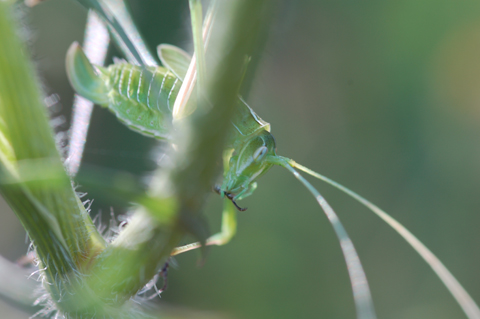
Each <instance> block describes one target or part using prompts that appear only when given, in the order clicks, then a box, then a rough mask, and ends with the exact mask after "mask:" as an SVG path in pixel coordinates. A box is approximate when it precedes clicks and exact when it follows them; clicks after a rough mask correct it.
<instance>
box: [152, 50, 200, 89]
mask: <svg viewBox="0 0 480 319" xmlns="http://www.w3.org/2000/svg"><path fill="white" fill-rule="evenodd" d="M157 54H158V58H159V59H160V61H161V62H162V64H163V66H164V67H166V68H167V69H169V70H170V71H172V72H173V74H175V75H176V76H177V77H178V78H179V79H180V80H182V82H183V80H184V79H185V74H187V70H188V66H189V65H190V60H191V59H192V57H191V56H190V55H189V54H188V53H187V52H185V51H183V50H182V49H180V48H178V47H176V46H174V45H171V44H165V43H164V44H160V45H159V46H158V47H157Z"/></svg>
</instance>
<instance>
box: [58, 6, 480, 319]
mask: <svg viewBox="0 0 480 319" xmlns="http://www.w3.org/2000/svg"><path fill="white" fill-rule="evenodd" d="M112 1H113V2H115V3H116V4H122V3H123V2H122V1H120V0H118V1H117V0H115V1H114V0H112ZM123 6H124V4H123ZM200 12H201V10H200ZM98 13H99V14H100V15H101V16H103V18H104V19H105V20H106V22H107V24H109V27H110V28H111V29H113V30H114V31H115V32H114V33H116V36H115V37H114V38H115V40H116V41H117V42H119V45H120V47H122V48H124V49H125V48H128V49H126V50H124V51H125V52H126V55H127V56H129V57H130V60H131V61H132V62H134V63H136V64H137V65H135V64H132V63H127V62H119V63H116V64H113V65H110V66H108V67H102V66H99V65H96V66H94V65H92V64H91V63H90V61H89V59H88V58H87V56H86V55H85V54H84V52H83V51H82V49H81V47H80V46H79V45H78V44H77V43H73V44H72V46H71V47H70V49H69V50H68V53H67V60H66V66H67V73H68V77H69V80H70V82H71V84H72V86H73V88H74V89H75V90H76V92H77V93H78V94H80V95H81V96H83V97H85V98H87V99H88V100H90V101H92V102H94V103H95V104H98V105H101V106H103V107H106V108H108V109H109V110H110V111H112V112H113V113H114V114H115V115H116V117H117V118H118V119H119V120H120V121H121V122H123V123H124V124H126V125H127V126H128V127H129V128H131V129H132V130H134V131H136V132H139V133H141V134H143V135H146V136H150V137H154V138H157V139H161V140H167V141H169V140H170V138H171V137H170V132H171V126H172V121H173V119H174V115H173V106H174V104H175V102H176V100H177V97H178V96H179V92H180V88H181V86H182V84H183V82H184V81H185V78H186V74H187V70H188V69H189V66H190V65H191V58H190V56H189V55H188V54H187V53H185V52H184V51H183V50H181V49H179V48H177V47H174V46H171V45H166V44H162V45H160V46H159V47H158V49H157V53H158V57H159V59H160V61H161V62H162V64H163V67H162V66H158V65H157V64H156V63H155V62H154V61H155V59H153V58H152V57H151V55H150V54H149V53H148V52H147V51H146V50H145V47H146V46H145V44H144V43H143V42H142V40H141V38H140V37H139V36H138V32H137V31H136V29H135V26H134V24H133V23H132V22H131V18H130V17H129V16H128V13H127V11H124V12H122V13H121V14H119V13H118V12H114V16H115V17H116V19H117V20H118V21H119V22H120V24H118V23H117V24H113V23H112V22H111V21H112V20H109V18H108V16H109V15H105V14H104V13H102V12H101V10H98ZM120 25H121V26H120ZM193 26H194V28H195V25H193ZM197 29H198V27H197ZM196 31H198V30H195V29H194V32H193V34H194V37H196V39H195V40H196V41H199V42H200V43H201V42H202V41H201V39H198V32H196ZM128 33H130V35H131V36H130V38H131V39H135V41H134V43H132V42H130V40H129V39H128V37H122V36H121V35H125V34H128ZM132 33H133V35H132ZM200 38H201V36H200ZM200 55H201V54H200ZM131 57H134V58H131ZM143 60H145V61H148V63H145V62H144V61H143ZM152 61H153V62H152ZM190 102H192V101H190ZM192 103H193V104H195V102H194V101H193V102H192ZM236 104H237V105H236V108H235V111H234V116H233V118H232V119H231V124H232V127H231V133H230V136H229V138H228V141H227V144H226V151H227V152H225V154H228V155H226V157H225V158H224V163H225V168H226V169H225V172H224V175H223V182H222V184H221V185H219V186H215V187H214V190H215V191H216V192H218V193H219V194H221V195H222V196H225V197H227V198H228V199H229V200H230V201H231V202H232V203H233V204H234V205H235V206H236V207H237V209H238V210H245V209H243V208H240V207H239V206H238V205H237V203H236V202H237V201H239V200H241V199H243V198H245V197H247V196H250V195H251V194H252V193H253V192H254V190H255V189H256V187H257V183H256V181H257V179H258V178H259V177H260V176H262V175H263V174H265V173H266V172H267V171H268V170H269V169H270V168H271V167H273V166H274V165H279V166H281V167H284V168H286V169H287V170H289V171H290V172H291V173H292V174H294V176H295V177H296V178H297V179H298V180H299V181H300V182H301V183H302V184H303V185H304V186H305V187H306V188H307V189H308V190H309V191H310V193H311V194H312V195H313V196H314V197H315V199H316V200H317V202H318V203H319V205H320V206H321V207H322V209H323V210H324V211H325V213H326V215H327V217H328V219H329V221H330V222H331V224H332V226H333V228H334V230H335V233H336V235H337V237H338V239H339V241H340V243H341V248H342V251H343V254H344V258H345V261H346V263H347V265H348V267H347V269H348V272H349V275H350V281H351V284H352V290H353V294H354V300H355V304H356V309H357V316H358V318H376V316H375V311H374V308H373V302H372V298H371V294H370V290H369V287H368V283H367V280H366V277H365V273H364V271H363V268H362V265H361V263H360V260H359V258H358V255H357V253H356V251H355V248H354V246H353V244H352V241H351V240H350V238H349V236H348V235H347V233H346V231H345V229H344V227H343V225H342V224H341V223H340V221H339V219H338V217H337V215H336V214H335V212H334V211H333V209H332V208H331V207H330V205H329V204H328V203H327V202H326V201H325V199H324V198H323V197H322V196H321V195H320V193H319V192H318V191H317V190H316V189H315V188H314V187H313V186H312V185H311V184H310V183H309V182H308V181H307V180H305V179H304V178H303V177H302V176H301V175H300V174H299V173H298V172H297V171H296V170H295V168H297V169H299V170H301V171H303V172H305V173H307V174H309V175H311V176H313V177H315V178H318V179H320V180H323V181H325V182H327V183H329V184H330V185H332V186H334V187H336V188H338V189H340V190H341V191H343V192H345V193H347V194H348V195H350V196H351V197H353V198H354V199H356V200H357V201H359V202H360V203H362V204H363V205H365V206H366V207H368V208H369V209H370V210H372V211H373V212H374V213H375V214H376V215H378V216H379V217H380V218H381V219H382V220H384V221H385V222H386V223H387V224H388V225H390V226H391V227H392V228H394V229H395V230H396V231H397V232H398V233H399V234H400V235H401V236H402V237H403V238H404V239H405V240H406V241H407V242H408V243H409V244H410V245H411V246H412V247H413V248H414V249H415V250H416V251H417V252H418V253H419V254H420V255H421V256H422V258H423V259H424V260H425V261H426V262H427V263H428V264H429V265H430V266H431V267H432V269H433V270H434V271H435V273H436V274H437V275H438V276H439V277H440V279H441V280H442V281H443V282H444V284H445V285H446V286H447V288H448V289H449V291H450V292H451V293H452V295H453V296H454V298H455V299H456V300H457V302H458V303H459V304H460V306H461V307H462V309H463V310H464V312H465V313H466V314H467V316H468V317H469V318H480V309H479V308H478V306H477V305H476V304H475V302H474V301H473V300H472V299H471V297H470V296H469V295H468V293H467V292H466V291H465V290H464V289H463V287H462V286H461V285H460V284H459V283H458V281H457V280H456V279H455V278H454V277H453V275H452V274H451V273H450V272H449V271H448V270H447V269H446V268H445V266H444V265H443V264H442V263H441V262H440V260H438V258H437V257H436V256H435V255H433V253H432V252H431V251H430V250H428V248H426V247H425V246H424V245H423V244H422V243H421V242H420V241H419V240H418V239H417V238H416V237H415V236H414V235H413V234H411V233H410V232H409V231H408V230H407V229H406V228H405V227H403V226H402V225H401V224H400V223H398V222H397V221H396V220H394V219H393V218H391V217H390V216H389V215H388V214H386V213H385V212H384V211H382V210H381V209H380V208H378V207H377V206H375V205H374V204H372V203H370V202H369V201H367V200H366V199H364V198H363V197H361V196H360V195H358V194H356V193H354V192H352V191H351V190H349V189H347V188H345V187H344V186H342V185H340V184H338V183H336V182H334V181H332V180H330V179H328V178H327V177H325V176H323V175H320V174H318V173H316V172H314V171H312V170H310V169H308V168H306V167H304V166H302V165H300V164H297V163H296V162H295V161H293V160H291V159H288V158H285V157H282V156H278V155H277V153H276V145H275V139H274V137H273V135H272V134H271V133H270V124H269V123H267V122H265V121H264V120H262V119H261V118H260V117H259V116H258V115H257V114H256V113H255V112H254V111H253V110H252V109H251V108H250V107H249V106H248V105H247V103H246V102H245V101H244V100H243V99H241V98H240V97H239V99H238V100H237V102H236ZM193 111H194V107H193V108H190V109H189V112H193ZM187 115H188V113H187V112H186V113H185V114H183V116H187ZM235 232H236V212H235V209H234V208H233V206H232V205H231V204H230V203H229V201H225V206H224V212H223V217H222V230H221V232H220V233H219V234H216V235H213V236H212V237H210V238H209V239H208V240H207V242H206V244H207V245H223V244H226V243H227V242H228V241H229V240H230V239H231V237H232V236H233V235H234V234H235ZM198 247H200V244H199V243H193V244H190V245H186V246H182V247H178V248H176V249H175V250H174V251H173V252H172V255H176V254H179V253H182V252H185V251H188V250H191V249H195V248H198Z"/></svg>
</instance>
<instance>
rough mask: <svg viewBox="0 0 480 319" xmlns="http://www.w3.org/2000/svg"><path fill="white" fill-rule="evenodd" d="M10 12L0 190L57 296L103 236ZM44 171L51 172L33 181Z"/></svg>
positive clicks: (1, 51)
mask: <svg viewBox="0 0 480 319" xmlns="http://www.w3.org/2000/svg"><path fill="white" fill-rule="evenodd" d="M12 11H13V10H12V7H11V5H9V4H8V3H6V2H0V35H1V39H2V45H1V46H0V70H1V72H0V137H1V138H0V170H1V175H2V177H3V182H1V183H0V191H1V193H2V195H3V196H4V198H5V199H6V201H7V202H8V203H9V204H10V206H11V207H12V208H13V210H14V212H15V213H16V215H17V216H18V218H19V219H20V221H21V222H22V224H23V226H24V228H25V229H26V231H27V232H28V234H29V236H30V239H31V240H32V241H33V243H34V245H35V250H36V252H37V256H38V258H39V260H40V264H41V265H40V267H42V268H44V274H45V275H46V280H47V281H48V283H49V285H48V288H49V290H50V292H51V293H52V296H53V298H58V299H59V298H61V296H62V291H64V290H68V286H69V285H70V284H71V282H72V280H73V278H75V277H76V275H75V274H76V273H78V272H80V271H81V269H82V267H83V266H84V262H85V260H88V259H89V258H91V256H93V255H95V254H96V253H98V251H99V250H100V249H103V247H104V246H103V239H102V238H101V237H100V236H99V235H98V233H97V232H96V230H95V227H93V224H92V222H91V220H90V217H89V216H88V214H87V213H86V212H85V209H84V208H83V205H82V204H81V203H80V201H79V200H78V198H77V196H76V194H75V191H74V190H73V188H72V185H71V182H70V180H69V178H68V177H67V175H66V174H65V171H64V169H63V165H62V162H61V159H60V156H59V154H58V151H57V149H56V146H55V142H54V139H53V132H52V129H51V127H50V124H49V120H48V116H47V112H46V108H45V105H44V104H43V103H42V99H41V96H42V94H41V92H40V89H39V85H38V84H37V82H36V75H35V73H34V71H33V67H32V65H31V63H30V61H29V59H28V57H27V54H26V50H25V48H24V47H23V45H22V44H21V41H20V39H19V37H18V34H17V32H18V31H16V30H15V26H16V23H15V21H14V17H15V14H14V13H13V12H12ZM26 167H28V168H29V169H26V170H23V169H22V168H26ZM42 171H48V172H49V173H50V176H43V177H44V178H41V179H35V178H33V179H32V175H34V176H39V175H42V174H41V172H42ZM7 180H8V181H9V183H5V181H7Z"/></svg>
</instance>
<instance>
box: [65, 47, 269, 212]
mask: <svg viewBox="0 0 480 319" xmlns="http://www.w3.org/2000/svg"><path fill="white" fill-rule="evenodd" d="M176 50H180V49H178V48H176ZM182 56H185V57H187V56H188V55H187V54H186V53H184V54H183V55H182ZM185 63H188V61H184V64H185ZM67 70H68V75H69V79H70V82H71V84H72V86H73V87H74V88H75V90H76V91H77V92H78V93H79V94H80V95H82V96H83V97H85V98H87V99H89V100H91V101H92V102H94V103H96V104H98V105H101V106H103V107H106V108H108V109H109V110H110V111H111V112H113V113H114V114H115V115H116V116H117V118H118V119H119V120H120V121H121V122H123V123H124V124H125V125H127V126H128V127H129V128H130V129H132V130H134V131H136V132H138V133H141V134H143V135H146V136H150V137H155V138H157V139H161V140H169V139H170V135H169V132H171V123H172V107H173V104H174V102H175V99H176V98H177V95H178V92H179V90H180V86H181V84H182V81H183V76H182V73H183V72H182V70H169V69H167V68H164V67H161V66H137V65H133V64H129V63H126V62H120V63H117V64H113V65H110V66H109V67H106V68H105V67H100V66H96V67H94V66H93V65H91V64H90V62H89V61H88V59H87V57H86V56H85V54H84V53H83V51H82V50H81V48H80V47H79V45H78V44H76V43H74V44H73V45H72V46H71V48H70V49H69V52H68V54H67ZM177 74H179V75H180V76H177ZM231 122H232V130H231V134H230V136H229V138H228V140H227V145H226V147H227V148H228V149H233V154H232V156H231V158H230V165H229V166H230V169H229V171H228V173H227V174H226V175H225V178H224V181H223V183H222V186H221V187H220V193H221V194H222V195H226V196H227V197H228V198H229V199H231V200H232V201H233V202H234V203H235V201H236V200H238V199H242V198H245V197H247V196H249V195H251V194H252V192H253V191H254V190H255V188H256V184H255V180H256V179H257V178H258V177H260V176H261V175H263V174H264V173H265V172H266V171H268V169H270V168H271V167H272V166H273V164H272V163H270V162H269V161H268V160H267V155H270V156H276V153H275V139H274V138H273V136H272V135H271V133H270V124H269V123H267V122H265V121H264V120H262V119H261V118H260V117H259V116H258V115H257V114H256V113H255V112H254V111H253V110H252V109H251V108H250V107H249V106H248V105H247V104H246V103H245V101H244V100H243V99H241V98H239V99H238V103H237V107H236V109H235V112H234V115H233V119H232V121H231ZM237 207H238V206H237Z"/></svg>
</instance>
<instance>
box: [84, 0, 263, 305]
mask: <svg viewBox="0 0 480 319" xmlns="http://www.w3.org/2000/svg"><path fill="white" fill-rule="evenodd" d="M265 2H266V1H258V0H248V1H245V0H243V1H235V2H233V1H232V2H230V3H229V4H228V6H229V8H228V10H226V11H219V12H228V14H226V15H225V16H224V17H222V20H223V22H224V24H223V27H224V30H225V32H222V35H223V36H222V38H221V39H220V38H217V39H214V42H215V43H217V46H216V47H212V49H211V50H212V51H213V50H215V51H216V52H214V54H215V55H216V56H219V57H220V58H219V63H218V65H217V66H216V67H215V68H214V70H213V72H212V73H211V77H210V78H207V82H206V84H207V94H206V96H207V97H208V102H207V101H206V100H200V101H199V105H198V108H197V111H196V112H195V113H194V114H193V115H192V116H191V117H188V118H187V119H185V120H184V121H179V122H178V123H176V125H177V127H176V135H175V145H176V147H175V150H173V148H172V152H171V154H170V156H171V158H173V160H172V163H174V166H173V167H164V168H162V169H161V170H159V171H158V172H156V173H155V177H154V179H153V182H152V184H151V187H150V190H149V195H150V196H152V197H157V198H160V200H159V204H157V206H155V205H151V206H149V210H148V212H147V210H146V209H145V208H140V209H139V210H138V211H137V212H136V213H135V214H134V215H133V217H132V220H131V221H130V222H129V224H128V226H127V227H126V229H125V230H124V231H123V232H122V233H121V234H120V235H119V237H118V238H117V239H116V240H115V241H114V242H113V243H112V245H110V246H109V247H108V248H107V249H106V250H105V251H104V252H103V253H102V254H100V255H99V256H98V259H97V262H96V264H95V265H94V267H93V269H92V275H91V278H102V280H96V279H92V283H91V285H90V287H92V289H93V290H94V291H96V292H97V293H99V294H100V297H101V298H104V300H105V301H106V302H113V303H115V302H117V303H121V302H123V301H125V300H127V299H129V298H130V297H131V296H132V295H134V294H135V293H136V292H137V291H138V290H139V289H140V288H141V287H143V286H144V285H145V284H146V283H147V282H148V281H149V280H150V279H151V278H152V277H153V276H154V274H155V273H156V272H157V271H158V270H159V268H160V267H161V266H162V265H163V263H164V262H165V261H166V259H167V258H168V257H169V256H170V254H171V251H172V249H173V248H174V247H175V246H176V245H177V244H178V243H179V241H180V239H181V238H182V236H183V235H184V234H186V233H190V234H193V235H194V236H196V237H197V238H198V239H199V240H200V241H205V239H206V238H207V235H208V232H207V230H206V227H205V223H204V221H203V214H202V208H203V205H204V201H205V198H206V196H207V195H208V194H209V193H211V188H212V185H213V183H214V179H215V178H216V177H217V173H219V171H220V166H219V165H218V162H219V161H221V158H222V153H223V150H224V142H225V137H226V136H227V135H228V131H229V130H230V129H231V128H232V126H231V124H230V120H229V119H230V118H231V116H232V113H233V107H234V106H235V105H236V103H235V102H236V101H237V98H238V91H239V88H240V84H241V80H242V75H243V66H244V64H243V62H244V59H245V56H246V55H249V54H252V52H253V50H254V47H255V43H256V39H257V36H258V34H259V33H260V31H261V26H262V23H261V22H262V21H264V19H263V18H264V15H266V14H268V12H269V11H268V10H264V9H265ZM212 40H213V39H212ZM207 103H208V106H207V105H206V104H207ZM162 206H163V208H162ZM165 207H169V209H168V211H167V210H166V209H165ZM165 216H167V217H165ZM93 280H96V281H95V283H93ZM112 283H116V284H115V285H113V286H112ZM113 298H116V299H115V300H114V299H113Z"/></svg>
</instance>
